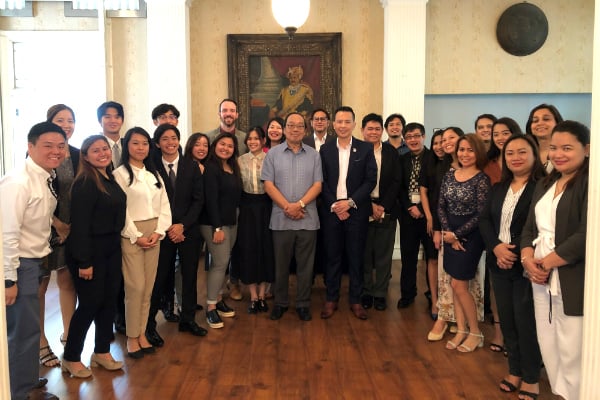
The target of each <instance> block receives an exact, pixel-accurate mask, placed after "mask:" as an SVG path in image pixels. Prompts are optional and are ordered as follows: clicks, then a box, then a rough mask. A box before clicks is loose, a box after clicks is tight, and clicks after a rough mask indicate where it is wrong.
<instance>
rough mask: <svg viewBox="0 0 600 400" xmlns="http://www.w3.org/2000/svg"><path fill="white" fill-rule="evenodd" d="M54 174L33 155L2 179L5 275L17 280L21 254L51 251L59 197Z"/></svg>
mask: <svg viewBox="0 0 600 400" xmlns="http://www.w3.org/2000/svg"><path fill="white" fill-rule="evenodd" d="M49 179H51V175H50V173H49V172H48V171H46V170H45V169H43V168H42V167H40V166H39V165H37V164H36V163H35V162H34V161H33V160H32V159H31V158H27V159H26V160H25V164H24V165H23V166H22V167H21V168H20V169H16V170H14V171H13V172H11V173H9V174H8V175H6V176H4V177H3V178H2V179H0V213H1V214H0V215H1V216H2V218H1V219H2V236H3V242H2V251H3V263H4V279H9V280H12V281H16V280H17V268H18V267H19V257H24V258H42V257H44V256H47V255H48V254H49V253H50V252H51V249H50V242H49V239H50V225H51V224H52V215H53V214H54V210H55V209H56V198H55V197H54V195H52V192H51V191H50V188H49V182H50V181H49Z"/></svg>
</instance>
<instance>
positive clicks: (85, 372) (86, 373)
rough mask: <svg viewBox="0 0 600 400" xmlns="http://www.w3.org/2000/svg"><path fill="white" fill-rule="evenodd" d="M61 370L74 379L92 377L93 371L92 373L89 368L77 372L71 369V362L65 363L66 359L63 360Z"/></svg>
mask: <svg viewBox="0 0 600 400" xmlns="http://www.w3.org/2000/svg"><path fill="white" fill-rule="evenodd" d="M60 368H61V370H62V371H63V372H68V373H69V374H71V376H72V377H73V378H80V379H85V378H89V377H90V376H92V371H90V369H89V368H86V367H83V368H82V369H79V370H77V371H75V370H74V369H73V368H72V367H71V362H70V361H65V360H64V359H63V360H62V365H61V367H60Z"/></svg>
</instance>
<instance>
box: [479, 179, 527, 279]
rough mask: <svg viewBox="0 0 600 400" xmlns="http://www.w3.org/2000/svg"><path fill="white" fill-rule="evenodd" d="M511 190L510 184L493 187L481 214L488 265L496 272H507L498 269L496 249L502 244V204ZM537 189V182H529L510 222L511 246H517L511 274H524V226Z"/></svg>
mask: <svg viewBox="0 0 600 400" xmlns="http://www.w3.org/2000/svg"><path fill="white" fill-rule="evenodd" d="M509 188H510V182H498V183H497V184H495V185H494V186H493V187H492V190H491V191H490V196H489V197H488V202H487V204H486V206H485V208H484V209H483V211H482V212H481V215H480V217H479V232H481V236H483V240H484V242H485V245H486V248H487V259H488V260H489V263H488V265H489V266H490V267H491V268H494V269H495V270H496V271H505V270H502V269H500V268H499V267H498V264H497V260H496V255H495V254H494V247H496V246H497V245H499V244H500V243H501V241H500V239H498V234H499V233H500V219H501V217H502V204H503V203H504V199H505V197H506V194H507V193H508V190H509ZM534 189H535V182H533V181H531V180H530V181H529V182H527V184H526V185H525V189H523V193H522V194H521V197H520V198H519V201H518V202H517V204H516V206H515V210H514V212H513V216H512V220H511V222H510V244H514V245H516V247H515V248H514V249H512V252H513V253H515V254H516V255H517V260H516V261H515V262H514V264H513V267H512V268H511V272H516V273H518V274H522V273H523V265H522V264H521V261H520V258H521V232H522V230H523V225H525V221H526V220H527V214H528V213H529V205H530V204H531V197H532V196H533V191H534Z"/></svg>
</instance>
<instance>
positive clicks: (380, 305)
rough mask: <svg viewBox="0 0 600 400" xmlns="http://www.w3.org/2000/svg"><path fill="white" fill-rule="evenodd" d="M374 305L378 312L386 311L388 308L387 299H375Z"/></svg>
mask: <svg viewBox="0 0 600 400" xmlns="http://www.w3.org/2000/svg"><path fill="white" fill-rule="evenodd" d="M374 303H375V309H376V310H377V311H384V310H385V309H386V308H387V302H386V300H385V297H375V301H374Z"/></svg>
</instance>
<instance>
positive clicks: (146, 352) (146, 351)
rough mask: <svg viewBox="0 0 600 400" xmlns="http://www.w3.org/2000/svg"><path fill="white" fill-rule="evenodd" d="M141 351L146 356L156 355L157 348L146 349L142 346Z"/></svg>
mask: <svg viewBox="0 0 600 400" xmlns="http://www.w3.org/2000/svg"><path fill="white" fill-rule="evenodd" d="M140 349H142V351H143V352H144V354H154V353H156V348H155V347H154V346H150V347H144V346H141V345H140Z"/></svg>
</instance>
